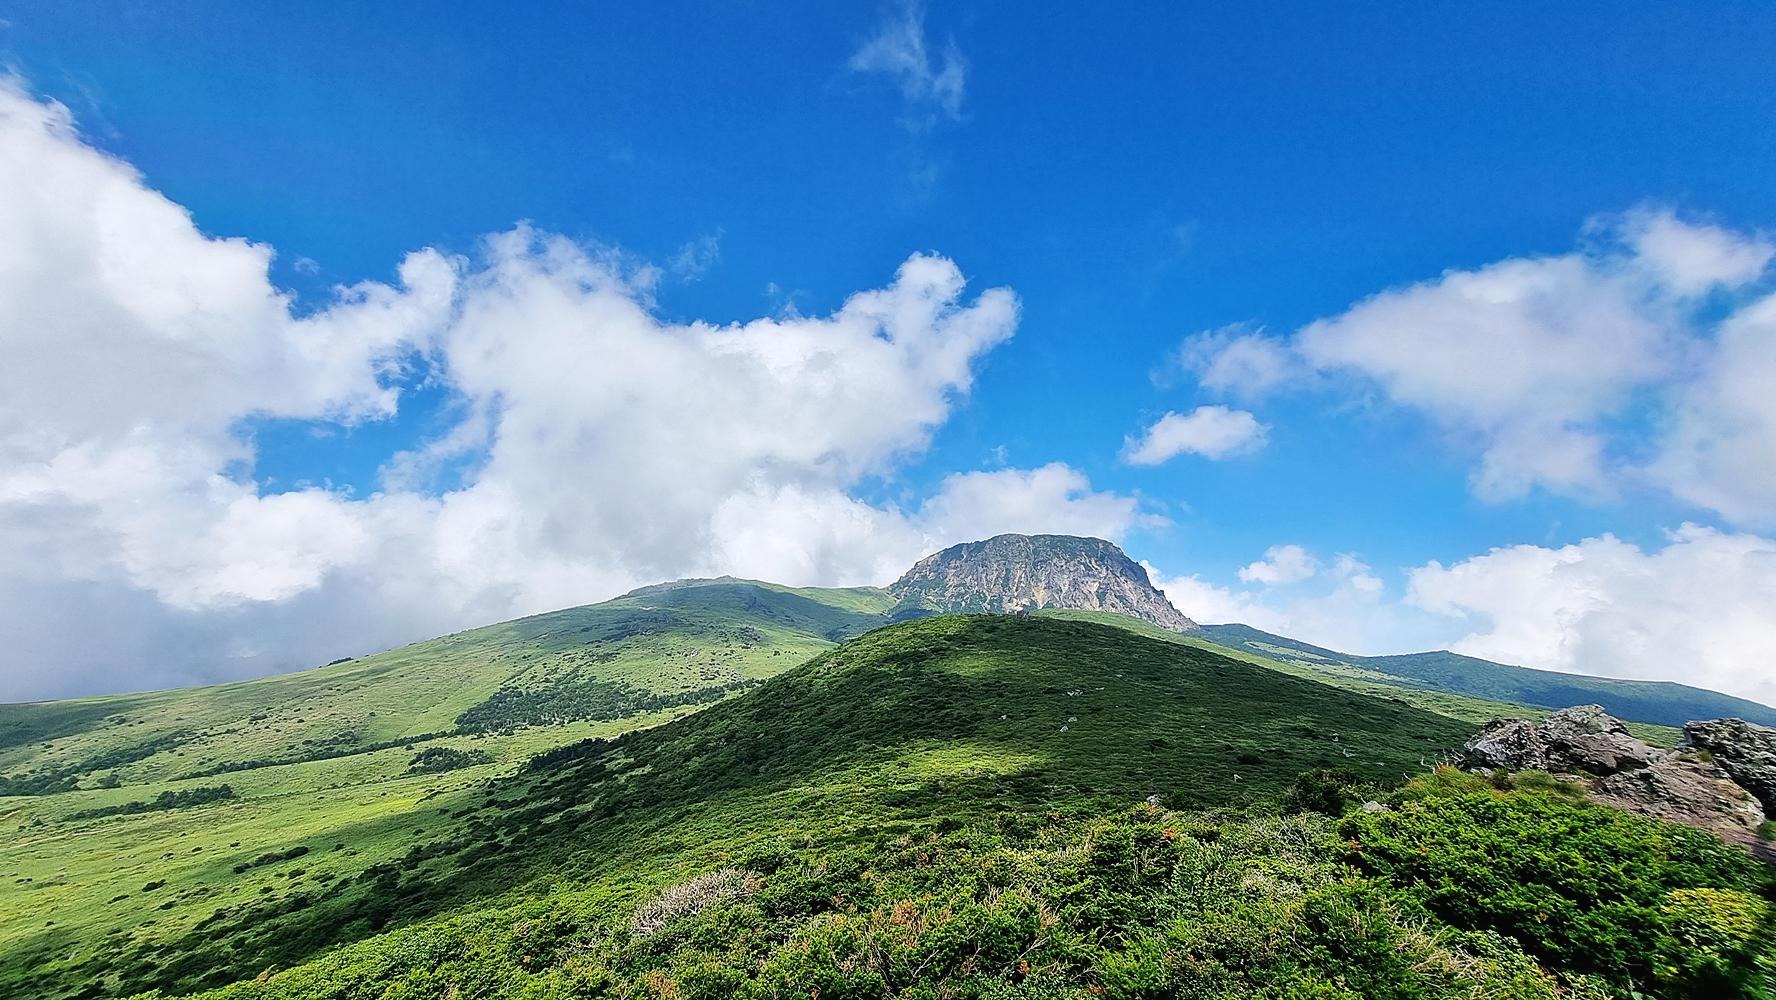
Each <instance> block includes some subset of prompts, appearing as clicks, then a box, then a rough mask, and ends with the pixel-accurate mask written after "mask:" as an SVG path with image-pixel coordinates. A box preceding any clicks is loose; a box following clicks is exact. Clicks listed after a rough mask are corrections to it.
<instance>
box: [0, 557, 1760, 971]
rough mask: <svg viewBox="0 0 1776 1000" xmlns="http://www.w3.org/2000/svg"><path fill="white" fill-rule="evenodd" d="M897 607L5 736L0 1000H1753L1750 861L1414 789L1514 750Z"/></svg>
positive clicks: (1416, 706)
mask: <svg viewBox="0 0 1776 1000" xmlns="http://www.w3.org/2000/svg"><path fill="white" fill-rule="evenodd" d="M893 603H894V602H893V601H892V600H891V599H889V598H887V597H886V596H885V595H884V594H883V593H882V592H880V591H874V590H869V589H861V590H856V591H794V590H789V589H787V588H777V587H771V586H769V585H759V584H752V583H747V582H744V581H704V582H698V583H695V584H688V585H669V586H666V587H659V588H648V589H647V590H644V591H638V592H637V593H636V594H633V595H629V596H627V597H625V598H622V599H619V600H618V601H614V602H609V603H607V604H604V605H598V606H594V607H589V608H579V609H572V610H570V611H565V612H558V613H555V614H552V615H544V616H539V617H537V618H532V619H525V620H522V621H519V622H512V623H507V624H505V625H500V626H493V627H491V628H488V629H479V630H475V631H472V632H466V633H460V634H458V635H455V636H446V637H443V638H441V639H438V640H433V641H432V642H430V643H422V644H420V645H418V646H414V647H408V648H406V649H402V650H396V651H393V652H391V653H387V654H380V655H378V656H375V657H366V658H364V659H362V660H357V661H352V662H348V663H340V664H336V665H330V666H328V667H325V668H319V669H316V670H313V671H308V672H305V673H302V674H295V675H289V676H286V677H277V678H269V679H266V680H263V681H254V682H249V683H246V684H236V685H225V686H222V687H217V688H209V689H201V690H197V691H188V692H159V693H153V694H147V695H129V696H119V697H117V698H107V699H88V700H84V701H77V702H63V703H54V704H52V705H46V706H6V707H0V772H3V773H5V774H6V775H7V776H8V778H9V779H10V780H11V782H12V784H13V786H14V788H15V789H17V788H48V787H50V786H52V785H57V784H59V785H62V786H66V785H69V784H70V783H71V785H72V787H71V788H65V789H64V790H60V791H51V792H48V793H45V794H32V795H16V794H15V795H13V796H11V797H8V798H0V823H5V824H6V825H7V826H9V827H11V828H14V829H16V830H17V834H16V836H15V837H14V838H13V839H12V840H10V841H9V842H8V843H6V844H4V845H0V872H3V873H4V878H5V883H4V884H5V886H6V889H7V891H6V892H5V893H4V894H3V895H0V956H3V957H0V994H4V995H9V996H10V995H20V996H33V997H46V998H49V997H66V998H74V997H103V996H127V995H131V994H138V993H140V994H142V995H145V996H146V995H154V996H165V997H171V996H183V995H189V994H193V993H198V992H202V991H205V990H211V989H218V988H219V989H220V992H219V993H217V994H216V995H217V996H229V997H235V996H242V997H245V996H255V997H256V996H265V997H339V998H347V997H352V998H356V997H364V998H369V997H388V998H396V997H442V996H460V997H468V996H519V997H558V996H559V997H568V996H575V997H578V996H588V997H590V996H649V997H675V996H678V997H690V996H712V997H713V996H729V995H755V996H784V997H789V996H798V997H807V996H811V995H817V996H820V997H825V998H829V1000H830V998H833V997H839V996H930V997H939V996H944V997H948V996H957V997H961V996H1003V997H1041V996H1057V997H1058V996H1105V995H1108V996H1122V997H1144V996H1153V997H1159V996H1205V997H1221V996H1302V997H1308V996H1328V997H1331V996H1337V997H1345V996H1349V997H1357V996H1402V997H1404V996H1427V995H1431V996H1437V995H1448V996H1477V997H1478V996H1497V997H1516V996H1598V997H1604V996H1619V997H1628V996H1631V995H1632V994H1631V993H1630V992H1629V991H1630V990H1636V991H1638V992H1639V994H1640V995H1643V996H1649V997H1665V998H1675V997H1683V996H1701V995H1707V996H1752V997H1756V996H1768V995H1770V992H1769V990H1770V984H1769V982H1768V977H1769V975H1770V969H1769V968H1768V967H1767V965H1760V964H1759V963H1760V962H1767V955H1768V954H1769V950H1768V948H1769V933H1770V931H1769V928H1770V899H1771V888H1770V884H1769V881H1768V879H1767V876H1766V875H1765V874H1764V872H1763V871H1762V870H1761V869H1760V868H1759V867H1758V866H1757V865H1756V864H1754V863H1751V862H1749V861H1748V860H1747V859H1745V858H1744V857H1743V856H1742V855H1740V854H1737V853H1735V852H1733V851H1731V850H1728V849H1726V848H1724V847H1721V846H1720V845H1719V844H1718V842H1717V841H1714V840H1713V839H1712V838H1710V837H1707V836H1706V835H1702V834H1695V833H1693V832H1691V831H1687V830H1682V829H1678V828H1673V827H1667V826H1664V825H1661V824H1656V823H1651V822H1647V821H1641V820H1636V819H1632V818H1630V817H1627V816H1623V815H1621V814H1619V813H1615V812H1612V811H1609V810H1606V809H1602V808H1599V807H1593V806H1588V805H1584V804H1582V803H1577V802H1574V801H1571V800H1570V799H1569V798H1568V797H1566V796H1564V795H1562V794H1561V793H1560V790H1559V789H1558V788H1557V787H1555V786H1553V785H1551V784H1536V783H1534V782H1523V783H1521V786H1520V787H1523V788H1525V789H1529V790H1520V791H1499V790H1498V789H1496V788H1492V787H1486V786H1480V787H1476V786H1475V785H1474V784H1473V783H1471V782H1468V781H1466V780H1465V779H1462V778H1461V776H1459V775H1450V774H1446V773H1442V772H1439V774H1438V775H1437V776H1434V777H1426V774H1427V772H1428V771H1429V770H1430V768H1431V766H1432V765H1434V764H1435V762H1436V761H1437V760H1439V759H1440V758H1441V757H1442V756H1443V755H1444V754H1445V753H1447V752H1448V751H1449V750H1451V749H1452V748H1454V747H1456V746H1459V744H1460V743H1461V742H1462V741H1463V740H1464V739H1465V738H1466V737H1467V736H1468V735H1469V734H1470V733H1471V732H1472V731H1473V730H1474V728H1475V726H1476V724H1477V723H1478V722H1479V721H1481V720H1483V719H1484V718H1486V717H1489V716H1490V715H1492V714H1497V713H1498V712H1499V711H1501V710H1503V711H1511V710H1515V706H1508V705H1499V704H1498V703H1492V702H1485V701H1481V700H1478V699H1474V698H1467V697H1463V696H1460V695H1448V694H1445V693H1441V692H1435V691H1426V690H1407V689H1401V688H1390V687H1386V686H1382V685H1377V684H1376V683H1375V682H1374V681H1372V680H1369V679H1366V678H1356V677H1343V678H1327V677H1315V676H1313V674H1312V672H1310V671H1306V670H1304V669H1303V668H1302V667H1301V665H1300V664H1297V663H1281V662H1278V661H1275V660H1271V659H1268V658H1266V657H1263V656H1260V655H1257V654H1253V653H1251V652H1250V651H1230V650H1228V649H1225V648H1222V647H1219V646H1216V645H1214V644H1212V643H1209V642H1207V641H1205V640H1204V639H1202V638H1200V637H1193V636H1178V635H1174V634H1171V633H1164V632H1159V631H1158V630H1154V629H1151V627H1149V626H1145V625H1144V624H1143V623H1139V622H1134V621H1133V620H1130V619H1120V618H1114V616H1096V615H1092V614H1090V613H1058V614H1055V615H1053V616H1049V615H1044V616H1040V617H1038V618H1036V619H1034V620H1018V619H1015V618H1012V617H1008V616H957V617H944V618H933V619H924V620H918V621H912V622H907V623H902V624H894V625H889V626H888V627H882V626H884V625H887V624H888V622H889V621H890V620H891V617H892V611H893ZM1112 625H1114V626H1115V627H1111V626H1112ZM872 630H873V631H872ZM1155 632H1156V633H1157V634H1149V633H1155ZM863 633H867V634H863ZM859 635H861V637H860V638H852V637H853V636H859ZM845 640H850V641H845ZM841 642H843V645H837V644H838V643H841ZM810 657H813V658H812V659H811V660H810V659H809V658H810ZM1303 674H1305V675H1306V676H1301V675H1303ZM779 675H781V676H779ZM770 678H775V679H770ZM1323 681H1330V682H1331V683H1323ZM662 723H669V724H664V725H662ZM1660 734H1661V735H1667V736H1668V735H1669V731H1663V730H1662V731H1660ZM1304 775H1305V776H1306V777H1305V778H1304V777H1303V776H1304ZM220 789H226V790H227V791H226V794H224V793H223V792H221V791H220ZM1390 789H1394V790H1395V791H1389V790H1390ZM1149 797H1152V798H1151V800H1150V799H1149ZM1366 798H1369V799H1375V800H1377V801H1383V802H1387V803H1388V804H1389V805H1390V807H1391V808H1389V809H1388V810H1386V811H1381V812H1363V811H1362V808H1361V807H1362V802H1363V800H1364V799H1366ZM1149 801H1151V802H1152V803H1154V804H1144V803H1148V802H1149ZM1285 813H1287V814H1288V815H1284V814H1285ZM82 814H84V816H83V815H82ZM1473 896H1478V897H1479V898H1483V899H1489V900H1490V899H1497V900H1499V901H1500V902H1499V903H1498V905H1497V906H1496V907H1494V908H1492V909H1489V910H1484V909H1475V908H1472V907H1468V908H1463V906H1461V905H1460V902H1461V900H1463V899H1467V898H1469V897H1473ZM1611 949H1613V950H1611ZM1760 956H1764V957H1760ZM1606 959H1607V961H1606ZM226 984H233V985H226ZM1698 984H1706V985H1707V988H1708V989H1709V990H1713V991H1714V992H1705V993H1697V992H1694V991H1695V990H1697V989H1701V988H1702V987H1701V986H1699V985H1698ZM1723 991H1724V992H1723Z"/></svg>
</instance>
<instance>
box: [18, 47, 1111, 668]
mask: <svg viewBox="0 0 1776 1000" xmlns="http://www.w3.org/2000/svg"><path fill="white" fill-rule="evenodd" d="M272 253H273V251H272V250H271V249H270V248H268V247H265V246H262V245H258V244H254V243H251V242H249V241H245V240H239V239H226V238H217V237H212V236H209V235H207V234H204V233H202V232H201V231H199V230H198V229H197V227H196V226H195V225H194V224H193V222H192V220H191V218H190V216H189V214H188V213H187V212H185V211H184V210H183V209H182V208H180V207H179V206H177V205H175V204H173V203H172V202H170V201H168V200H167V199H166V198H164V197H162V196H161V195H160V194H159V193H157V192H155V191H154V190H152V189H151V188H150V187H148V186H147V184H146V183H145V182H144V181H143V179H142V178H141V177H140V175H138V174H137V173H136V172H135V171H134V170H133V169H132V168H130V167H129V166H128V165H127V164H125V163H123V162H121V161H118V160H116V159H114V158H111V157H107V156H105V155H103V154H101V153H99V152H97V151H95V150H94V149H92V148H91V147H90V146H88V145H86V144H85V143H84V142H82V141H81V139H80V136H79V135H78V133H77V131H76V129H75V127H74V125H73V123H72V121H71V120H70V118H69V115H68V113H67V111H66V110H65V109H64V108H62V107H61V106H59V105H56V104H53V103H45V102H40V101H36V100H34V99H32V98H31V97H29V96H28V95H26V94H25V93H24V92H23V90H22V88H21V87H20V86H19V85H18V84H17V83H16V82H6V83H4V84H0V355H3V356H4V357H6V358H7V359H8V363H7V364H5V365H0V551H4V552H5V553H6V554H7V558H6V559H5V560H4V564H3V565H0V636H3V637H4V638H5V640H6V641H7V642H8V648H9V654H10V655H9V660H8V662H9V664H10V666H9V668H8V670H7V671H5V673H4V674H0V697H41V696H47V695H55V694H67V693H74V692H81V691H90V690H95V689H102V688H103V689H117V688H126V687H144V686H152V685H158V684H169V683H185V682H191V681H199V680H205V681H208V680H219V679H226V678H228V677H235V676H246V675H251V674H256V673H263V672H266V671H268V670H273V669H280V668H290V667H298V666H305V665H309V664H312V663H314V662H317V661H319V660H323V659H328V658H331V657H333V656H337V655H342V654H346V653H360V652H364V651H366V650H369V649H374V648H378V647H381V646H386V645H389V644H392V643H397V642H400V641H406V640H411V639H415V638H422V637H424V636H426V635H430V634H436V633H438V632H442V631H448V630H450V629H454V628H459V627H462V626H464V625H468V624H474V623H478V622H484V621H491V620H496V619H499V618H503V617H510V616H513V615H517V614H523V613H530V612H535V611H541V610H545V609H549V608H554V607H561V606H566V605H572V604H578V603H584V602H587V601H592V600H598V599H602V598H605V597H609V596H612V595H613V594H615V593H617V592H620V591H621V590H624V589H627V588H629V587H632V586H635V585H637V584H640V583H648V582H654V581H657V580H660V579H666V578H671V577H676V576H686V575H710V574H717V573H736V574H741V575H752V576H761V577H768V578H772V579H778V580H782V581H784V582H790V583H803V584H820V583H861V582H883V581H885V580H886V579H888V578H892V576H893V575H894V574H895V573H897V572H899V571H900V570H901V569H903V568H904V567H905V565H907V564H908V563H910V562H911V561H912V560H913V559H914V558H916V557H917V556H918V555H920V554H922V553H923V552H925V551H928V550H929V549H932V548H935V547H938V546H940V545H942V544H946V543H948V542H951V541H956V540H960V538H962V537H966V536H967V535H969V534H973V533H988V532H990V531H995V530H1051V531H1081V532H1087V533H1092V534H1099V535H1104V536H1108V537H1112V538H1115V537H1120V536H1121V535H1122V534H1124V533H1125V532H1127V531H1128V530H1130V529H1131V528H1132V527H1134V526H1136V525H1138V524H1141V523H1145V519H1146V515H1143V514H1142V513H1141V512H1140V511H1139V510H1138V508H1137V505H1136V503H1135V501H1134V500H1132V499H1130V498H1127V497H1121V496H1118V495H1115V494H1112V493H1106V492H1099V491H1094V490H1092V489H1091V486H1090V484H1089V482H1087V481H1086V479H1085V477H1084V476H1083V475H1081V474H1079V473H1078V472H1076V471H1074V470H1072V469H1070V468H1068V467H1066V466H1064V465H1050V466H1045V467H1042V468H1038V469H1030V470H1018V469H1003V470H997V471H995V472H992V473H975V474H965V475H959V476H953V477H951V478H950V479H948V480H945V481H944V482H942V483H941V484H940V485H939V487H938V488H937V490H936V491H935V492H934V493H933V495H932V496H930V497H929V498H927V499H925V500H924V501H923V502H921V503H919V504H917V505H916V506H915V507H913V508H911V509H907V510H902V509H899V508H897V507H895V506H893V505H880V504H871V503H867V502H865V501H862V500H860V499H858V498H857V497H856V496H855V490H856V488H857V487H858V485H859V484H860V483H861V482H863V481H865V480H866V479H872V478H880V477H886V476H891V475H892V474H893V473H894V471H895V470H896V469H898V468H899V467H901V466H902V465H903V464H904V463H906V462H908V461H909V460H912V459H914V458H916V457H917V456H919V455H920V454H921V453H922V452H923V451H924V449H925V448H926V447H927V445H928V443H929V441H930V437H931V435H932V433H933V432H934V430H935V429H936V428H937V427H938V426H940V425H941V424H942V423H943V422H944V421H945V420H946V419H948V417H949V415H950V413H951V411H952V409H953V408H954V406H955V405H956V401H957V400H958V399H960V398H961V397H963V396H964V395H966V394H967V393H968V392H969V390H970V388H971V386H972V383H973V378H974V369H975V366H976V364H977V362H978V361H979V360H980V358H981V357H982V356H983V355H985V354H986V353H987V352H989V351H991V350H993V349H994V348H995V347H996V346H997V345H999V344H1001V343H1003V342H1004V341H1005V340H1006V339H1007V338H1009V337H1010V336H1011V335H1012V333H1013V331H1014V329H1015V327H1016V324H1017V319H1018V301H1017V298H1016V296H1015V295H1014V294H1012V293H1011V292H1010V291H1009V290H1007V289H987V290H984V291H980V292H978V293H972V294H971V293H970V292H968V291H967V290H966V288H965V281H964V278H963V276H962V273H961V271H960V270H959V269H958V268H957V267H956V265H955V264H953V263H952V262H950V261H948V260H946V259H944V258H942V257H938V256H934V255H927V254H916V255H914V256H912V257H909V258H908V259H907V260H906V261H905V262H904V263H902V264H901V265H900V267H899V268H898V270H897V271H896V272H895V273H894V275H893V276H892V279H891V280H890V281H888V282H887V283H886V284H884V285H883V286H882V287H880V288H876V289H872V290H867V291H863V292H859V293H857V294H855V295H853V296H851V297H850V298H849V299H847V300H846V301H845V302H844V303H843V304H842V305H841V306H840V307H839V308H838V309H836V310H835V311H833V312H832V313H830V314H828V315H824V316H817V317H805V316H800V315H794V314H791V315H787V316H780V317H776V318H763V319H758V320H753V321H750V322H744V323H731V324H724V325H718V324H710V323H703V322H688V323H673V322H667V321H665V320H662V319H661V318H659V317H658V316H657V315H656V314H655V313H654V311H653V309H652V305H651V304H652V285H653V282H654V281H656V280H657V278H658V274H659V272H658V271H657V270H655V269H652V268H647V267H635V266H633V265H632V264H631V263H629V262H626V261H625V260H624V259H623V258H622V257H621V255H619V254H615V253H612V252H609V251H605V250H600V249H598V248H593V247H587V246H584V245H582V244H578V243H575V242H573V241H570V240H567V239H565V238H562V237H559V236H555V235H552V234H548V233H544V232H540V231H536V230H533V229H530V228H528V227H518V228H516V229H513V230H511V231H509V232H505V233H500V234H495V235H493V236H490V237H488V238H487V239H486V240H484V241H483V242H482V244H481V245H480V246H478V247H477V248H476V249H475V251H474V252H473V253H472V254H471V255H469V256H462V257H459V256H451V255H447V254H444V253H440V252H437V251H433V250H424V251H420V252H417V253H414V254H412V255H410V256H409V257H408V258H407V259H406V260H405V261H404V262H402V263H401V265H400V267H399V269H398V275H397V278H398V280H397V281H395V282H393V283H389V284H384V283H377V282H367V283H363V284H359V285H354V286H351V287H346V288H341V289H339V290H338V291H337V293H336V294H335V296H334V297H333V299H332V301H330V302H327V303H324V304H323V305H322V307H321V308H319V309H316V310H314V311H311V312H307V313H303V314H298V312H297V311H296V310H295V309H294V308H293V303H292V302H291V300H290V297H289V296H288V295H287V294H286V293H285V292H283V291H281V290H280V289H278V288H277V287H276V286H275V285H274V284H273V283H272V282H271V280H270V278H269V276H268V266H269V262H270V260H271V258H272ZM420 380H424V381H427V382H428V383H431V384H435V385H439V386H442V387H444V388H446V389H447V390H448V391H449V392H450V393H451V394H452V395H453V397H454V399H455V408H456V410H457V411H459V412H460V413H461V414H462V419H461V421H460V423H458V424H457V425H456V426H455V427H453V428H451V429H450V430H449V431H448V432H446V433H444V434H442V435H441V436H440V437H439V438H437V439H436V440H433V441H429V442H423V443H421V444H420V445H419V446H417V447H415V448H413V449H412V450H411V451H409V452H407V453H404V454H401V455H396V456H390V459H389V462H388V465H387V467H386V469H385V474H384V477H383V482H382V484H381V489H380V490H379V491H377V492H372V493H369V494H368V495H357V494H353V493H349V492H346V491H343V490H335V489H323V488H318V487H311V488H302V489H297V490H290V491H284V492H271V491H268V490H266V489H265V488H264V487H263V486H262V485H261V484H260V483H258V482H256V481H255V479H254V476H253V466H254V462H255V460H256V458H257V456H256V453H255V451H254V446H253V443H252V438H251V437H250V436H249V435H248V434H246V433H244V432H243V430H242V428H243V426H245V425H249V424H252V423H258V422H265V421H277V420H302V421H313V422H319V423H322V424H324V425H350V424H353V423H357V422H362V421H371V420H384V419H390V418H392V417H394V416H395V415H396V414H397V413H398V412H399V408H400V406H401V403H402V400H403V389H404V387H406V386H409V385H412V384H415V383H416V382H418V381H420ZM446 470H449V471H450V472H451V473H452V474H451V475H445V474H444V472H445V471H446ZM440 482H449V483H451V484H452V485H451V487H450V488H448V489H428V488H427V484H433V483H440ZM958 533H961V534H958Z"/></svg>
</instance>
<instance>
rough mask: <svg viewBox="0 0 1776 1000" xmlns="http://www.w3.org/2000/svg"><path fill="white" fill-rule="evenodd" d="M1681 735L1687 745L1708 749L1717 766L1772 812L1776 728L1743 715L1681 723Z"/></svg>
mask: <svg viewBox="0 0 1776 1000" xmlns="http://www.w3.org/2000/svg"><path fill="white" fill-rule="evenodd" d="M1684 736H1685V737H1687V738H1688V739H1689V741H1690V745H1691V746H1695V747H1700V748H1701V749H1703V750H1706V751H1708V753H1709V755H1710V756H1712V757H1713V758H1714V760H1715V763H1717V764H1719V765H1720V768H1721V770H1723V771H1725V772H1727V773H1728V774H1730V775H1732V776H1733V780H1734V781H1736V782H1738V783H1739V784H1740V785H1742V786H1743V787H1744V788H1745V790H1746V791H1748V792H1750V793H1751V794H1753V795H1755V796H1757V798H1758V801H1759V802H1761V803H1763V806H1764V811H1765V812H1766V813H1768V814H1769V815H1771V816H1776V729H1772V728H1770V727H1769V726H1760V725H1757V724H1756V723H1752V722H1746V721H1745V720H1743V719H1714V720H1712V721H1709V722H1691V723H1689V724H1687V725H1685V726H1684Z"/></svg>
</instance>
